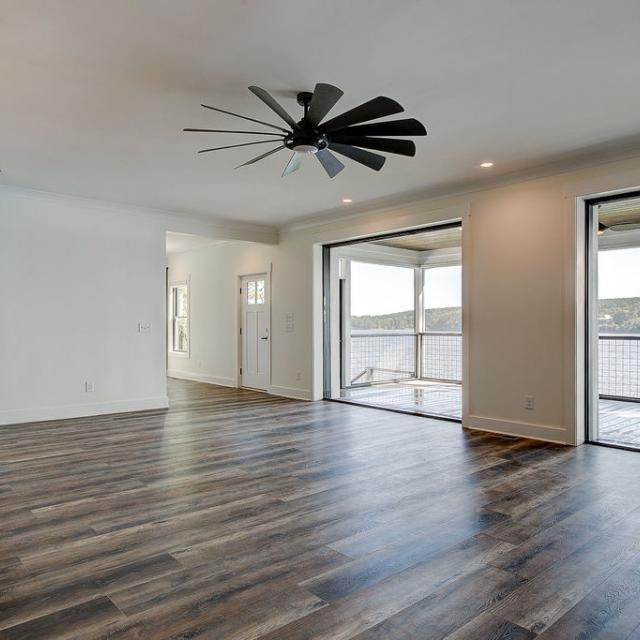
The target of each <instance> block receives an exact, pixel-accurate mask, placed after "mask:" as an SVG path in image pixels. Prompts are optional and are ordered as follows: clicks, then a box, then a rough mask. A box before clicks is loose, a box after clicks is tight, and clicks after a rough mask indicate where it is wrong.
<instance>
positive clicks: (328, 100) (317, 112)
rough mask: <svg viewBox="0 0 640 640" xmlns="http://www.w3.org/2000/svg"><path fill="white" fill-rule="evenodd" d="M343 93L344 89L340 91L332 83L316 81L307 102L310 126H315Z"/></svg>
mask: <svg viewBox="0 0 640 640" xmlns="http://www.w3.org/2000/svg"><path fill="white" fill-rule="evenodd" d="M343 95H344V91H342V89H338V87H334V86H333V85H332V84H325V83H324V82H318V84H316V88H315V89H314V90H313V97H312V98H311V103H310V104H309V111H308V112H307V122H309V124H310V125H311V126H312V127H317V126H318V125H319V124H320V122H322V119H323V118H324V117H325V116H326V115H327V113H329V111H331V109H333V107H334V106H335V104H336V102H338V100H340V98H342V96H343Z"/></svg>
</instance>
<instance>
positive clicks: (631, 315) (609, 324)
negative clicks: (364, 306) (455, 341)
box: [351, 298, 640, 334]
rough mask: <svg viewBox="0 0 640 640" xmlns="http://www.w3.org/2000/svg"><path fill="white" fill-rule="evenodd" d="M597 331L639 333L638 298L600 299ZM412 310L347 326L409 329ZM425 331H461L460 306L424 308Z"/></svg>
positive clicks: (354, 321) (353, 321)
mask: <svg viewBox="0 0 640 640" xmlns="http://www.w3.org/2000/svg"><path fill="white" fill-rule="evenodd" d="M598 320H599V327H600V333H630V334H640V298H609V299H607V300H600V302H599V310H598ZM413 324H414V322H413V310H408V311H398V312H396V313H387V314H384V315H379V316H371V315H368V316H351V328H352V329H356V330H361V331H375V330H378V331H407V330H408V331H413V328H414V327H413ZM425 327H426V330H427V331H461V330H462V314H461V309H460V307H443V308H441V309H425Z"/></svg>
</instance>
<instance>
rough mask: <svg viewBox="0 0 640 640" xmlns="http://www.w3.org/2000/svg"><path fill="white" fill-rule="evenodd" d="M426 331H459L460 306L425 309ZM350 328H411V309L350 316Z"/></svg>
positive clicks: (369, 329) (385, 329) (384, 329)
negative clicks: (374, 314) (378, 314)
mask: <svg viewBox="0 0 640 640" xmlns="http://www.w3.org/2000/svg"><path fill="white" fill-rule="evenodd" d="M425 318H426V323H427V331H460V330H461V318H460V307H443V308H442V309H427V310H426V311H425ZM351 328H352V329H355V330H368V331H374V330H379V331H394V330H395V331H401V330H404V331H406V330H407V329H408V330H410V331H411V330H413V311H398V312H397V313H388V314H385V315H380V316H351Z"/></svg>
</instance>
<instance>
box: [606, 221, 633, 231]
mask: <svg viewBox="0 0 640 640" xmlns="http://www.w3.org/2000/svg"><path fill="white" fill-rule="evenodd" d="M605 229H611V231H635V230H636V229H640V222H623V223H620V224H612V225H611V226H610V227H605Z"/></svg>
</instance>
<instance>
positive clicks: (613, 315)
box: [598, 298, 640, 334]
mask: <svg viewBox="0 0 640 640" xmlns="http://www.w3.org/2000/svg"><path fill="white" fill-rule="evenodd" d="M598 318H599V326H600V333H638V334H640V298H610V299H608V300H600V305H599V310H598Z"/></svg>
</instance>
